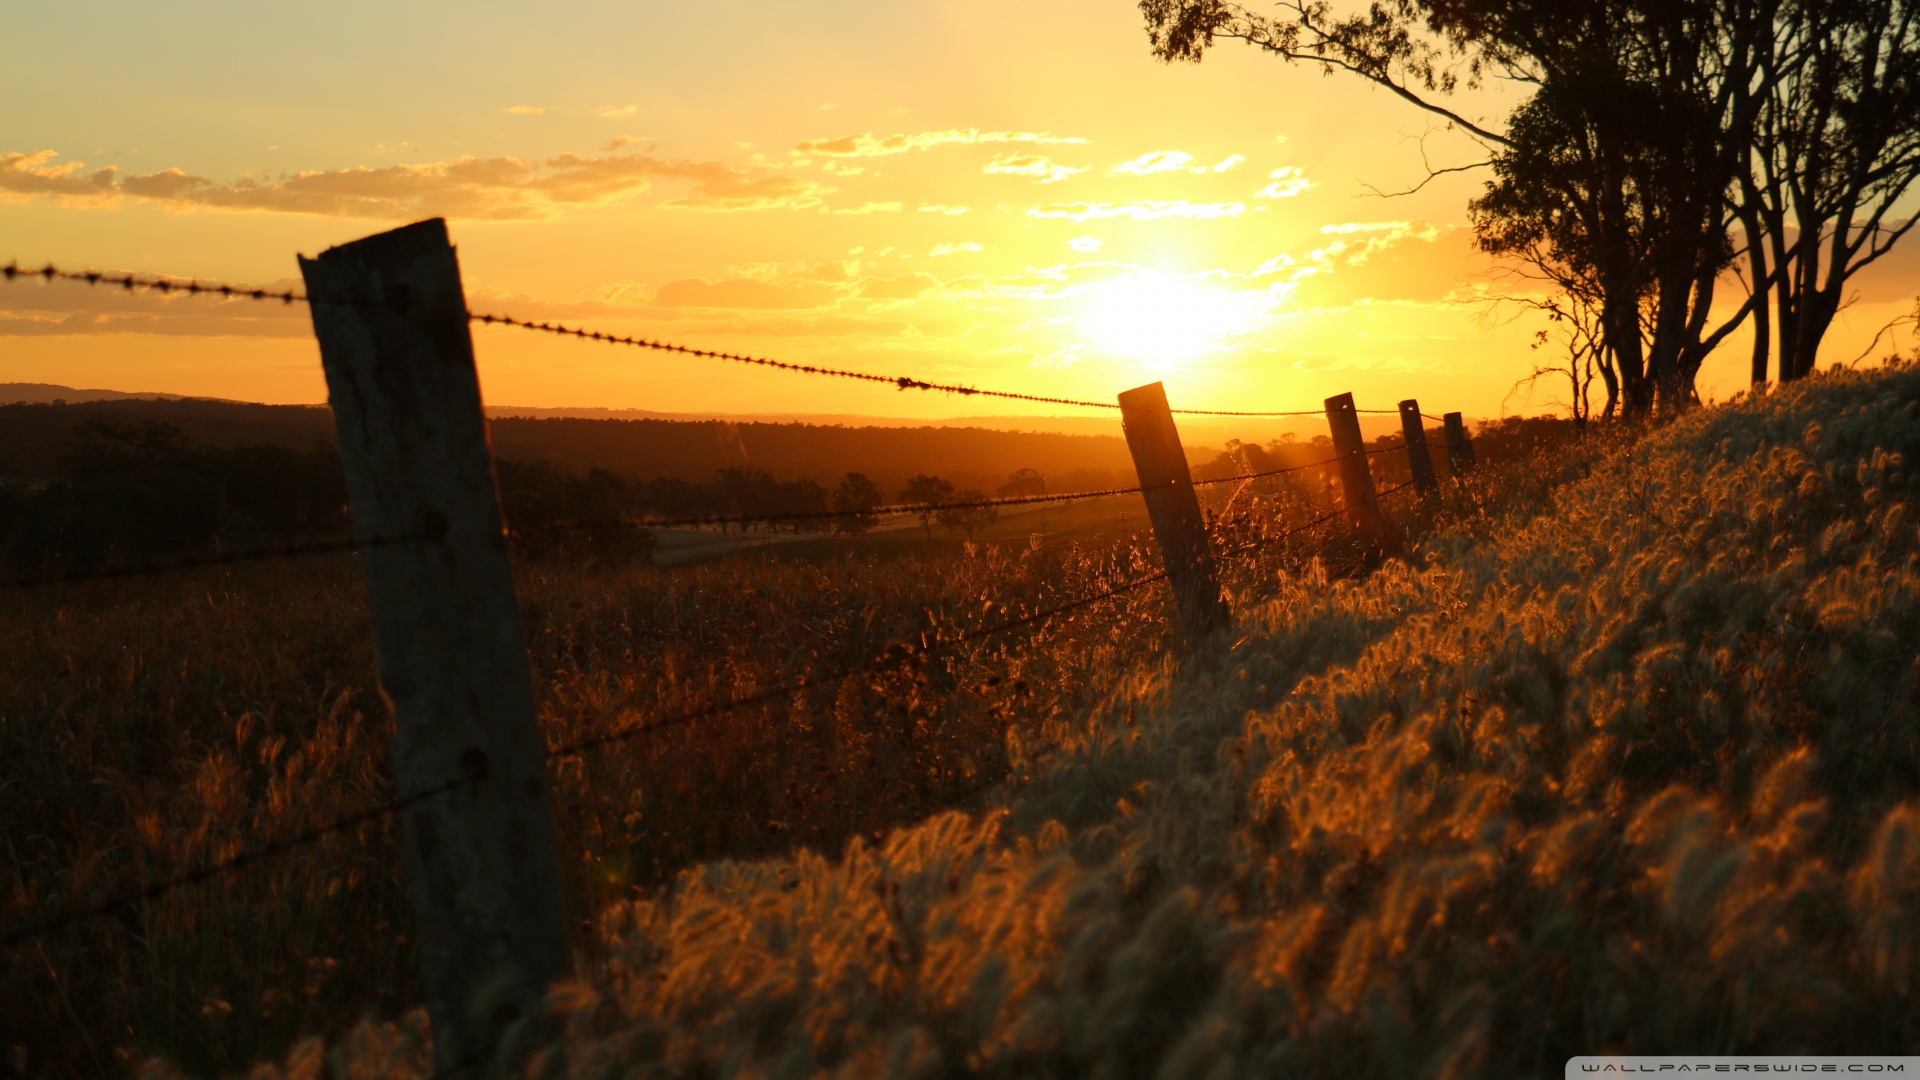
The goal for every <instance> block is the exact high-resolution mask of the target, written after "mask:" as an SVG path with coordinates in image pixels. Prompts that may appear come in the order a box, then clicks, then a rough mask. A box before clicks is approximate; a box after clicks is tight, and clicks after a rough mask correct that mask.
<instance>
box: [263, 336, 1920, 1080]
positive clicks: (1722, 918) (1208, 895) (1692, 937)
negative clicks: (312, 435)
mask: <svg viewBox="0 0 1920 1080" xmlns="http://www.w3.org/2000/svg"><path fill="white" fill-rule="evenodd" d="M1595 451H1596V453H1597V455H1598V456H1597V457H1596V458H1594V459H1593V460H1592V461H1590V462H1589V463H1588V464H1590V465H1591V472H1592V475H1591V476H1590V477H1588V478H1587V479H1584V480H1578V481H1575V482H1573V483H1570V484H1567V485H1565V486H1563V487H1561V488H1559V489H1558V490H1557V491H1553V492H1538V491H1536V492H1534V493H1533V494H1532V495H1531V496H1528V497H1526V498H1523V499H1521V500H1520V504H1521V505H1522V506H1523V507H1524V508H1525V509H1523V510H1521V511H1517V512H1511V513H1506V512H1500V511H1498V510H1496V509H1494V508H1493V507H1492V506H1490V505H1483V506H1482V507H1480V508H1478V509H1474V508H1469V510H1468V511H1467V512H1464V513H1462V514H1460V515H1458V516H1457V517H1454V518H1452V519H1450V521H1447V522H1442V523H1441V527H1440V528H1439V529H1438V530H1437V532H1435V533H1434V534H1431V535H1430V536H1429V537H1428V538H1427V539H1425V540H1424V541H1419V540H1418V537H1416V541H1417V542H1416V543H1415V544H1414V546H1413V548H1412V554H1411V556H1410V557H1409V558H1408V559H1407V560H1405V561H1394V562H1389V563H1388V564H1386V566H1385V567H1383V568H1382V569H1380V570H1379V571H1377V572H1375V573H1373V574H1371V575H1370V576H1368V577H1366V578H1364V579H1340V578H1337V577H1334V578H1330V577H1329V576H1328V575H1327V574H1326V573H1325V572H1324V571H1323V570H1322V569H1321V568H1320V567H1319V565H1318V564H1315V565H1312V566H1309V567H1308V568H1307V569H1306V570H1305V571H1303V572H1284V573H1276V574H1275V576H1274V578H1273V580H1272V581H1271V582H1269V583H1268V586H1267V588H1266V590H1265V595H1266V599H1264V600H1262V601H1260V602H1258V603H1250V602H1247V601H1246V600H1245V599H1243V601H1242V605H1241V610H1240V614H1239V617H1240V620H1241V627H1240V630H1239V636H1238V637H1237V638H1236V639H1235V640H1234V642H1233V643H1232V646H1231V647H1230V648H1229V647H1228V646H1227V643H1226V642H1222V643H1220V646H1219V647H1218V648H1217V649H1215V650H1214V651H1212V652H1211V653H1209V654H1207V655H1205V656H1202V657H1196V658H1195V659H1194V660H1193V661H1192V662H1190V663H1188V664H1186V665H1183V666H1179V667H1176V666H1173V665H1170V664H1159V665H1156V664H1151V663H1148V664H1141V663H1138V662H1133V663H1116V664H1114V665H1113V666H1111V667H1108V668H1105V669H1103V670H1102V671H1101V672H1100V673H1099V675H1100V677H1101V684H1100V686H1099V689H1098V693H1097V695H1096V696H1095V698H1094V700H1092V701H1091V702H1090V703H1089V704H1088V705H1087V706H1086V707H1085V708H1084V709H1082V710H1080V711H1078V712H1076V713H1074V714H1073V715H1071V716H1070V717H1068V718H1065V720H1064V721H1063V722H1059V723H1056V724H1051V725H1049V726H1048V728H1047V731H1048V737H1049V738H1050V739H1051V740H1052V741H1053V742H1054V744H1055V745H1056V746H1057V749H1056V750H1055V751H1054V752H1053V753H1052V754H1051V755H1050V756H1048V757H1047V758H1046V759H1045V760H1044V761H1042V762H1038V763H1036V766H1035V768H1034V769H1032V770H1030V771H1029V772H1026V773H1024V774H1021V775H1020V776H1019V777H1017V778H1016V781H1015V782H1014V783H1012V784H1011V785H1010V787H1009V789H1008V793H1007V795H1006V796H1005V798H1004V800H1003V802H1002V804H1001V805H1000V806H999V808H997V809H990V810H985V811H979V812H950V813H943V814H938V815H935V816H933V817H931V818H929V819H927V820H925V821H923V822H921V823H920V824H917V825H913V826H908V827H902V828H898V829H895V830H893V831H892V832H890V833H888V834H885V835H884V836H883V837H880V838H878V839H867V838H859V839H855V840H853V841H851V842H849V843H848V844H846V845H845V846H843V847H840V848H837V849H829V850H833V851H834V854H833V855H832V856H831V857H827V856H823V855H819V854H814V853H812V852H810V851H802V852H799V853H796V854H791V855H787V856H783V857H778V858H768V859H763V860H758V861H738V860H733V861H728V860H722V861H714V862H708V863H706V864H703V865H700V866H696V867H690V868H688V869H686V870H684V871H682V872H681V873H680V874H679V875H678V876H677V877H676V878H675V879H674V880H673V882H672V885H671V887H670V888H666V889H660V890H654V891H650V892H648V893H646V894H645V895H642V896H638V897H635V898H634V899H631V900H628V901H624V902H620V903H615V904H612V905H610V906H608V907H606V908H604V909H602V911H601V912H600V915H599V934H598V940H599V941H600V945H599V948H600V949H601V950H603V951H602V952H601V953H600V954H599V955H600V959H599V961H598V965H597V966H596V967H595V968H594V969H593V970H592V971H591V972H589V973H588V974H587V975H586V977H584V978H583V979H582V980H581V981H580V982H579V983H578V984H575V985H571V986H567V987H562V988H559V989H557V990H556V991H555V992H554V994H553V996H552V998H551V1001H550V1008H549V1010H548V1011H547V1012H546V1013H545V1014H544V1015H542V1016H540V1017H537V1018H533V1019H530V1020H528V1021H525V1022H523V1023H521V1024H520V1025H518V1026H517V1027H515V1028H514V1029H511V1030H509V1031H507V1032H504V1033H503V1043H502V1051H503V1053H504V1054H506V1055H508V1056H512V1055H518V1054H524V1055H527V1056H526V1057H525V1059H524V1065H523V1067H524V1069H525V1071H526V1072H528V1073H529V1074H530V1075H538V1076H554V1077H560V1076H567V1077H572V1076H579V1077H586V1076H595V1077H598V1076H611V1075H623V1076H624V1075H659V1076H671V1075H688V1076H707V1075H752V1076H758V1075H776V1074H777V1075H782V1076H826V1075H832V1076H848V1077H852V1076H875V1075H890V1076H948V1075H992V1076H1008V1077H1012V1076H1112V1077H1130V1076H1167V1077H1175V1076H1180V1077H1184V1076H1233V1075H1262V1076H1267V1075H1297V1074H1300V1075H1338V1076H1353V1077H1382V1078H1385V1077H1405V1076H1488V1077H1493V1076H1501V1077H1505V1076H1522V1075H1526V1076H1534V1075H1548V1074H1554V1073H1557V1072H1559V1071H1560V1069H1561V1067H1562V1063H1563V1062H1564V1060H1565V1058H1566V1057H1568V1056H1569V1055H1572V1054H1575V1053H1590V1052H1600V1051H1622V1052H1667V1053H1677V1052H1689V1053H1704V1052H1763V1053H1794V1052H1813V1051H1824V1052H1835V1051H1845V1052H1854V1053H1866V1052H1882V1053H1914V1052H1916V1051H1920V1014H1916V1013H1915V1012H1914V1010H1913V1009H1912V1001H1913V994H1914V992H1915V989H1916V987H1915V985H1914V982H1915V979H1916V977H1917V975H1920V972H1916V963H1915V961H1914V959H1913V957H1914V956H1915V955H1916V954H1915V951H1914V950H1915V948H1916V942H1920V937H1916V935H1917V934H1920V929H1917V928H1920V757H1916V755H1917V754H1920V714H1917V713H1916V701H1915V695H1916V691H1917V690H1920V663H1916V660H1915V657H1916V654H1920V519H1917V518H1916V516H1915V514H1914V503H1915V500H1916V497H1920V475H1916V472H1915V470H1914V469H1913V468H1911V467H1910V466H1909V464H1908V463H1909V462H1913V461H1915V460H1920V458H1916V455H1920V373H1917V372H1915V371H1913V370H1899V371H1894V372H1890V373H1881V374H1875V375H1855V376H1836V377H1830V378H1821V379H1818V380H1814V381H1811V382H1807V383H1803V384H1799V385H1796V386H1793V387H1790V388H1786V389H1783V390H1780V391H1777V392H1776V393H1775V394H1773V395H1772V396H1769V397H1767V398H1764V399H1761V400H1757V401H1746V402H1743V403H1739V404H1736V405H1734V406H1731V407H1727V408H1721V409H1715V410H1711V411H1702V412H1699V413H1696V414H1694V415H1691V416H1688V417H1686V418H1683V419H1682V420H1680V421H1678V422H1676V423H1674V424H1673V425H1672V426H1670V427H1668V428H1667V429H1665V430H1663V431H1660V432H1657V433H1654V434H1652V435H1651V436H1649V437H1647V438H1646V439H1644V440H1641V441H1639V442H1637V443H1627V442H1622V443H1619V444H1617V445H1611V446H1598V447H1596V448H1595ZM1523 494H1525V493H1524V492H1523ZM1089 674H1091V673H1089ZM422 1038H423V1035H422V1029H421V1028H420V1027H419V1026H418V1024H417V1022H414V1024H413V1026H411V1027H409V1026H405V1025H401V1026H380V1025H371V1026H367V1027H365V1028H363V1029H361V1030H360V1031H359V1032H358V1033H357V1034H355V1035H354V1036H352V1037H351V1038H349V1039H346V1040H343V1041H337V1042H335V1043H333V1044H331V1045H322V1044H320V1043H318V1042H314V1043H309V1044H306V1045H304V1046H303V1047H302V1048H301V1049H300V1050H299V1051H298V1052H297V1053H296V1054H295V1056H294V1058H293V1059H290V1064H289V1067H288V1070H287V1071H288V1074H289V1075H291V1074H292V1073H293V1072H296V1071H299V1069H301V1068H304V1067H307V1066H306V1065H302V1063H303V1062H305V1063H308V1064H309V1065H313V1066H317V1065H319V1064H320V1063H322V1062H324V1061H328V1060H331V1061H332V1062H334V1063H335V1064H336V1065H337V1066H338V1067H339V1068H340V1069H341V1070H342V1071H343V1073H350V1072H351V1071H352V1070H354V1069H359V1068H362V1067H363V1066H365V1067H371V1066H372V1064H373V1063H375V1062H380V1063H391V1062H399V1063H400V1064H399V1065H397V1066H396V1069H398V1070H399V1071H410V1072H413V1073H416V1074H417V1073H418V1072H419V1071H420V1070H421V1069H422V1068H423V1064H422V1063H423V1062H424V1061H425V1058H424V1056H423V1051H422V1047H421V1040H422ZM409 1055H411V1056H409Z"/></svg>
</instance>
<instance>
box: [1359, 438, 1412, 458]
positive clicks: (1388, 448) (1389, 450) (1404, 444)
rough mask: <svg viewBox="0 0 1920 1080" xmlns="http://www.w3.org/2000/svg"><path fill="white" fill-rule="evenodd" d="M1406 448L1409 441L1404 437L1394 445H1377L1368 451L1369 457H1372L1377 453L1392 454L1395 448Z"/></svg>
mask: <svg viewBox="0 0 1920 1080" xmlns="http://www.w3.org/2000/svg"><path fill="white" fill-rule="evenodd" d="M1406 448H1407V441H1406V440H1405V439H1402V440H1400V441H1399V442H1397V443H1394V444H1393V445H1392V446H1381V447H1376V448H1374V449H1372V450H1368V451H1367V452H1366V453H1367V456H1368V457H1372V456H1374V455H1375V454H1390V453H1392V452H1394V451H1395V450H1405V449H1406Z"/></svg>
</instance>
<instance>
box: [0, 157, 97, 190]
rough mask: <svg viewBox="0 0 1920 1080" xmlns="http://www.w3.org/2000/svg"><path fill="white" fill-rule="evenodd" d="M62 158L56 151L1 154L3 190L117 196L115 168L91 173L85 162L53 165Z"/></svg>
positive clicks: (1, 186) (0, 175)
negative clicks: (55, 160)
mask: <svg viewBox="0 0 1920 1080" xmlns="http://www.w3.org/2000/svg"><path fill="white" fill-rule="evenodd" d="M59 156H60V155H59V154H58V153H56V152H54V151H52V150H36V151H34V152H33V153H31V154H9V153H0V191H5V192H10V193H12V194H15V195H26V196H34V195H60V196H69V197H78V198H84V199H104V198H112V197H113V195H114V190H115V189H114V177H115V175H116V170H115V169H114V167H113V166H111V165H109V166H107V167H106V168H104V169H96V170H94V171H93V172H91V173H89V172H87V171H86V165H85V163H83V162H79V161H69V162H67V163H66V164H65V165H55V164H53V159H54V158H56V157H59Z"/></svg>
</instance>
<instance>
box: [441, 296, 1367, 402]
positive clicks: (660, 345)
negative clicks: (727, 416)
mask: <svg viewBox="0 0 1920 1080" xmlns="http://www.w3.org/2000/svg"><path fill="white" fill-rule="evenodd" d="M467 317H468V318H469V319H472V320H473V321H475V322H479V323H483V324H486V325H489V326H510V327H514V328H517V329H521V330H533V331H537V332H539V333H543V334H556V335H559V336H560V337H572V338H579V339H581V340H583V341H597V342H600V343H601V344H605V345H625V346H629V347H632V348H636V349H653V350H656V351H659V352H671V353H680V354H682V355H684V356H698V357H704V358H706V359H709V360H730V361H733V362H734V363H737V364H753V365H756V366H759V367H768V368H776V369H778V370H781V371H792V372H797V373H799V374H803V375H824V376H828V377H831V378H837V379H857V380H859V381H861V382H871V383H882V384H885V385H889V386H893V387H895V388H897V389H900V390H931V391H936V392H938V393H943V394H960V395H963V396H967V397H991V398H1002V399H1006V400H1010V401H1027V402H1033V403H1036V404H1041V405H1067V406H1071V407H1074V408H1085V409H1118V408H1119V407H1120V403H1119V402H1117V401H1086V400H1082V399H1080V398H1063V397H1048V396H1046V395H1043V394H1023V393H1019V392H1016V391H1012V390H984V389H981V388H980V387H977V386H962V385H959V384H957V383H937V382H930V381H928V380H926V379H920V378H915V377H914V376H911V375H876V374H874V373H873V372H870V371H849V370H847V369H844V368H830V367H821V366H818V365H815V364H795V363H790V362H788V361H785V360H774V359H771V358H768V357H764V356H748V355H746V354H744V353H733V352H724V351H721V350H718V349H701V348H696V347H694V346H691V345H680V344H676V343H674V342H669V341H655V340H652V339H649V338H640V337H633V336H630V335H627V334H614V333H610V332H607V331H603V330H589V329H587V328H585V327H581V326H568V325H566V324H564V323H549V322H538V323H537V322H533V321H531V320H528V319H520V318H515V317H514V316H512V315H489V314H473V313H471V312H469V313H468V316H467ZM1170 411H1171V412H1173V413H1175V414H1177V415H1180V416H1247V417H1273V416H1321V415H1323V414H1324V411H1323V410H1320V409H1273V410H1234V409H1173V410H1170ZM1355 411H1356V412H1362V413H1374V414H1388V413H1391V414H1394V415H1398V413H1399V410H1397V409H1357V410H1355Z"/></svg>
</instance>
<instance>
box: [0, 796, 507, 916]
mask: <svg viewBox="0 0 1920 1080" xmlns="http://www.w3.org/2000/svg"><path fill="white" fill-rule="evenodd" d="M474 783H478V779H477V778H475V777H462V778H461V779H459V780H452V781H448V782H447V783H444V784H439V785H436V786H434V787H430V788H427V789H426V790H424V791H417V792H415V793H414V794H412V795H408V796H406V797H405V798H400V799H394V800H392V801H391V802H385V803H381V804H380V805H378V806H371V807H367V808H366V809H363V810H356V811H354V812H353V813H351V814H347V815H345V816H343V817H339V818H335V819H334V820H333V821H330V822H328V823H327V824H325V825H322V826H319V827H318V828H313V829H308V830H307V831H306V832H303V833H298V834H296V835H294V836H289V837H285V838H283V839H280V840H275V841H272V842H270V843H267V844H264V845H262V846H260V847H257V848H254V849H253V850H251V851H243V852H241V853H240V854H238V855H234V856H232V857H231V858H226V859H221V860H219V861H218V862H213V863H208V864H207V865H205V866H202V867H198V868H196V869H193V870H189V871H187V872H186V873H184V874H176V875H174V876H173V877H170V878H166V879H164V880H162V881H157V882H153V883H151V884H148V885H145V886H142V887H141V888H139V889H136V890H127V891H124V892H122V893H120V894H119V895H117V896H112V897H109V898H107V899H105V900H102V901H100V902H98V903H96V904H93V905H92V906H90V907H85V908H79V909H76V910H73V911H68V912H65V913H63V914H60V915H57V916H55V917H53V918H51V919H48V920H46V921H44V922H41V923H37V924H33V925H30V926H26V927H22V928H21V929H18V930H14V931H11V932H9V933H8V934H7V935H6V936H5V937H0V948H7V947H11V946H13V945H17V944H19V943H20V942H23V941H27V940H30V939H32V938H38V937H45V936H46V935H48V934H51V933H54V932H55V931H58V930H62V929H65V928H66V927H68V926H71V925H73V924H74V923H77V922H84V921H86V920H88V919H95V918H99V917H100V916H102V915H107V914H110V913H111V912H113V910H114V909H116V908H119V907H121V906H122V905H125V904H130V903H137V902H143V901H144V902H147V903H151V902H153V901H154V900H157V899H159V898H160V897H162V896H165V895H166V894H167V893H170V892H173V891H174V890H176V889H183V888H185V887H187V886H189V885H196V884H199V883H200V882H203V881H207V880H209V879H211V878H213V877H215V876H224V875H227V874H231V873H235V872H237V871H239V870H243V869H246V868H247V867H250V866H252V865H254V864H255V863H259V862H263V861H265V860H267V859H270V858H272V857H274V856H276V855H284V854H286V853H287V852H289V851H292V850H294V849H295V848H299V847H305V846H307V845H309V844H317V843H319V842H320V841H322V840H325V839H326V838H327V837H329V836H333V835H335V834H337V833H342V832H345V831H346V830H348V829H353V828H358V827H359V826H361V825H366V824H369V823H371V822H375V821H380V820H382V819H384V818H387V817H391V816H392V815H394V814H397V813H399V812H400V811H402V810H405V809H406V808H407V807H409V806H416V805H418V804H420V803H423V802H426V801H427V800H428V799H432V798H437V797H439V796H441V795H445V794H448V793H449V792H453V791H458V790H459V789H461V788H463V787H467V786H468V785H471V784H474Z"/></svg>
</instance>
